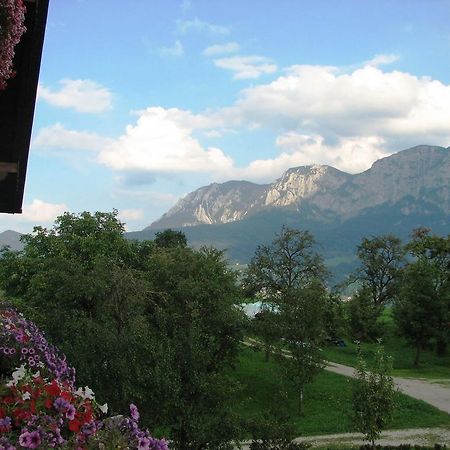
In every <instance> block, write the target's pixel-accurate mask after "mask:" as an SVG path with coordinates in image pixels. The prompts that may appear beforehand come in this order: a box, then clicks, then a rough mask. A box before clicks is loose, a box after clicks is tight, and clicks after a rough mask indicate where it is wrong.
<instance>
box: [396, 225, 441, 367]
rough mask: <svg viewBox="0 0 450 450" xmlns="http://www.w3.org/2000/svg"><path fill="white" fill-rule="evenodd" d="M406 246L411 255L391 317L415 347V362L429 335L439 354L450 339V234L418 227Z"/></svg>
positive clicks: (417, 360) (417, 361)
mask: <svg viewBox="0 0 450 450" xmlns="http://www.w3.org/2000/svg"><path fill="white" fill-rule="evenodd" d="M406 248H407V250H408V251H409V252H410V254H411V256H412V259H411V260H410V262H409V264H408V265H407V267H406V269H405V270H404V275H403V278H402V283H401V288H400V292H399V295H398V298H397V302H396V308H395V312H396V315H395V317H396V319H397V323H398V325H399V328H400V331H401V333H402V334H403V335H404V336H405V338H406V339H407V340H408V341H409V342H410V343H411V344H412V345H414V346H415V347H416V357H415V361H414V364H415V365H418V364H419V361H420V360H419V358H420V351H421V349H422V348H423V347H424V346H425V345H426V344H427V343H428V342H429V341H430V340H431V339H433V340H434V341H435V342H436V350H437V354H438V355H440V356H442V355H444V354H445V353H446V349H447V345H448V341H449V339H450V326H449V324H450V236H448V237H447V238H445V237H442V236H436V235H432V234H430V230H429V229H425V228H419V229H416V230H414V231H413V234H412V239H411V241H410V242H409V243H408V244H407V246H406Z"/></svg>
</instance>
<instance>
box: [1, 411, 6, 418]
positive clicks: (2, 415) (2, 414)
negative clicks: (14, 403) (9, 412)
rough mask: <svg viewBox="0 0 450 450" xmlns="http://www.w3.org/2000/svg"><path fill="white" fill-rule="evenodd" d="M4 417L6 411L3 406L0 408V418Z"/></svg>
mask: <svg viewBox="0 0 450 450" xmlns="http://www.w3.org/2000/svg"><path fill="white" fill-rule="evenodd" d="M5 417H6V411H5V410H4V409H3V408H0V419H4V418H5Z"/></svg>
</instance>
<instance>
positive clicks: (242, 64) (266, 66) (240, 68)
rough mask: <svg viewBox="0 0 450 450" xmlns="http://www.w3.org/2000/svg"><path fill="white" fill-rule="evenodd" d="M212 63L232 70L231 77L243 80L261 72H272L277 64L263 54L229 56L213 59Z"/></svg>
mask: <svg viewBox="0 0 450 450" xmlns="http://www.w3.org/2000/svg"><path fill="white" fill-rule="evenodd" d="M214 64H215V65H216V66H217V67H220V68H221V69H226V70H231V71H232V72H234V74H233V79H235V80H244V79H248V78H259V77H260V76H261V75H263V74H268V73H273V72H275V71H276V70H277V65H276V64H274V63H273V62H272V61H271V60H270V59H269V58H266V57H264V56H256V55H253V56H230V57H227V58H220V59H215V60H214Z"/></svg>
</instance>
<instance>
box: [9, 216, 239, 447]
mask: <svg viewBox="0 0 450 450" xmlns="http://www.w3.org/2000/svg"><path fill="white" fill-rule="evenodd" d="M178 237H179V236H178ZM178 241H179V242H180V240H179V239H178ZM0 286H1V288H2V289H3V290H4V291H5V292H6V294H7V295H8V296H9V298H15V299H16V303H18V304H19V305H20V307H21V308H22V309H23V310H26V311H27V314H28V315H30V316H33V317H34V318H35V319H36V320H37V321H38V322H39V324H40V325H42V327H43V328H44V329H45V330H46V331H47V333H48V334H50V335H51V338H52V341H53V342H54V343H55V344H57V345H59V346H60V347H61V348H62V350H63V351H64V352H65V353H66V355H67V357H68V358H69V359H70V361H71V363H72V364H73V365H74V366H76V367H77V373H78V379H79V382H80V383H81V384H88V385H89V386H91V387H92V388H93V389H94V390H95V391H96V394H97V396H98V398H100V399H102V398H103V399H105V400H107V401H108V403H109V404H110V405H111V406H112V409H113V411H117V412H119V411H123V410H124V407H125V406H126V404H127V403H129V402H130V401H134V402H139V404H140V405H141V406H140V410H141V412H142V416H143V420H144V422H145V423H146V425H148V426H150V427H152V429H155V428H156V429H161V430H164V433H165V434H166V435H169V437H170V438H171V439H172V441H173V445H172V447H173V448H175V449H180V450H187V449H198V448H204V449H207V448H220V447H221V445H222V444H223V443H224V442H228V441H229V440H231V439H233V438H236V436H237V429H236V423H237V422H236V420H235V417H234V412H233V408H232V406H233V404H232V398H233V397H232V392H233V390H234V388H235V387H234V385H233V383H232V382H231V381H230V379H229V378H228V376H227V373H226V369H227V368H229V367H230V366H232V365H233V364H234V363H235V359H236V356H237V351H238V344H239V341H240V339H241V320H242V316H241V313H240V310H239V308H237V307H236V304H238V303H239V298H238V296H239V292H238V290H237V288H236V280H235V275H234V273H233V272H231V271H230V270H228V268H227V264H226V262H225V260H224V258H223V254H222V253H221V252H219V251H217V250H214V249H202V250H199V251H196V250H193V249H191V248H189V247H187V246H185V245H159V244H158V242H157V243H154V242H148V241H147V242H142V243H140V242H135V241H129V240H127V239H125V238H124V236H123V225H122V224H121V223H120V222H119V221H118V219H117V212H116V211H114V212H113V213H95V214H90V213H82V214H80V215H73V214H68V213H66V214H64V215H63V216H61V217H59V218H58V219H57V221H56V223H55V226H54V227H53V228H51V229H44V228H36V229H35V231H34V233H33V234H31V235H29V236H26V237H25V248H24V250H23V251H21V252H18V253H15V252H11V251H5V252H4V253H3V255H2V257H1V258H0Z"/></svg>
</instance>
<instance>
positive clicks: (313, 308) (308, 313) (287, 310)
mask: <svg viewBox="0 0 450 450" xmlns="http://www.w3.org/2000/svg"><path fill="white" fill-rule="evenodd" d="M327 297H328V294H327V292H326V289H325V287H324V285H323V284H322V283H321V282H320V281H318V280H317V281H316V282H315V283H311V284H310V285H308V286H306V287H304V288H299V289H296V290H295V291H294V292H291V294H290V297H289V298H288V299H286V302H283V303H282V304H281V306H280V313H279V319H278V320H279V323H280V334H281V336H282V337H283V344H284V345H283V347H284V348H285V349H286V350H288V352H289V357H286V355H285V354H282V355H281V358H280V359H279V360H280V363H281V365H282V366H283V368H284V371H285V375H286V377H287V379H288V380H289V381H290V383H291V384H293V385H294V387H295V390H296V392H297V393H298V411H299V414H301V415H303V414H304V409H303V398H304V390H305V386H306V385H307V384H308V383H310V382H311V381H313V379H314V377H315V376H316V375H317V374H318V373H319V372H320V371H321V369H323V366H324V363H323V358H322V352H321V344H322V343H323V341H324V338H325V311H326V306H327Z"/></svg>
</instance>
